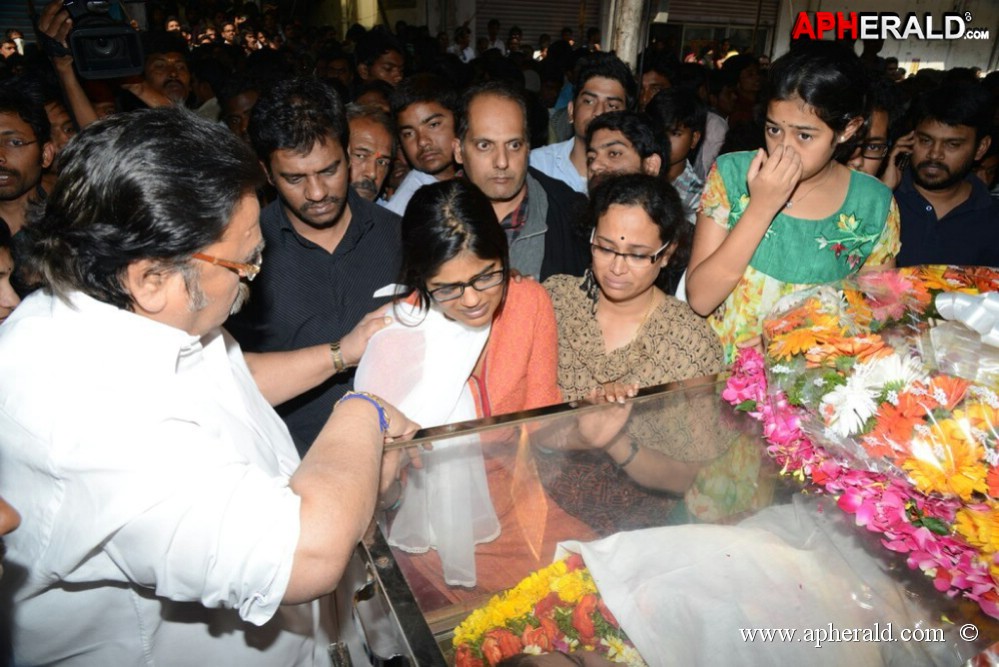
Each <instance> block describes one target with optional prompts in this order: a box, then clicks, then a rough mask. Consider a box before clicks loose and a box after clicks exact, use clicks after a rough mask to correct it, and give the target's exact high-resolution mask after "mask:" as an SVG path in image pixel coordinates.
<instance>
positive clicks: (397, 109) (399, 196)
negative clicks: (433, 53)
mask: <svg viewBox="0 0 999 667" xmlns="http://www.w3.org/2000/svg"><path fill="white" fill-rule="evenodd" d="M389 102H390V104H391V105H392V115H393V116H395V122H396V128H397V130H398V132H399V145H400V146H401V147H402V152H403V153H404V154H405V156H406V161H407V162H409V164H410V166H412V167H413V168H412V169H411V170H410V172H409V173H408V174H406V177H405V178H404V179H402V183H400V184H399V187H398V188H396V190H395V192H394V193H393V194H392V198H391V199H389V200H388V201H387V202H380V203H381V205H382V206H384V207H385V208H387V209H388V210H390V211H392V212H393V213H395V214H397V215H400V216H401V215H402V214H403V213H405V212H406V205H407V204H409V200H410V198H412V196H413V193H415V192H416V191H417V190H419V189H420V188H422V187H423V186H424V185H430V184H431V183H436V182H437V181H447V180H450V179H452V178H454V175H455V172H456V168H455V164H454V154H453V149H452V145H451V144H452V143H453V142H454V127H455V116H456V113H455V112H456V111H457V108H458V91H457V90H455V88H454V86H452V85H451V83H450V82H448V81H446V80H445V79H444V78H442V77H440V76H437V75H436V74H417V75H415V76H411V77H409V78H408V79H406V80H405V81H403V82H402V83H400V84H399V85H398V87H396V89H395V90H394V91H393V92H392V97H391V99H390V100H389Z"/></svg>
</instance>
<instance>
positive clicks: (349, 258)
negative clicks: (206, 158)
mask: <svg viewBox="0 0 999 667" xmlns="http://www.w3.org/2000/svg"><path fill="white" fill-rule="evenodd" d="M249 134H250V140H251V142H252V144H253V148H254V150H255V151H256V153H257V157H258V158H259V159H260V162H261V164H262V165H263V167H264V171H265V172H266V174H267V178H268V180H269V181H270V183H271V185H273V186H274V188H275V189H276V191H277V193H278V199H277V200H276V201H274V202H272V203H271V204H270V205H269V206H267V207H266V208H265V209H264V210H263V211H262V212H261V214H260V227H261V231H262V232H263V238H264V241H265V242H266V248H265V250H264V253H263V261H264V263H265V264H266V267H267V268H265V269H264V270H263V271H261V273H260V276H259V278H257V281H256V282H255V283H254V284H253V298H252V299H250V301H249V303H248V304H247V306H246V307H245V308H244V309H243V310H242V312H240V313H239V314H238V315H237V316H236V317H234V318H231V319H230V320H229V323H228V324H227V327H228V329H229V330H230V332H232V334H233V336H235V338H236V340H238V341H239V343H240V345H241V346H242V347H243V349H244V350H245V351H248V352H250V353H259V352H291V351H295V350H300V349H302V348H306V349H311V350H314V351H315V352H316V353H317V355H318V356H316V357H314V358H315V359H318V360H319V361H320V364H318V365H316V366H315V371H316V372H317V373H322V374H325V378H324V379H323V381H321V382H319V383H318V386H316V387H314V388H313V389H311V390H309V391H306V392H305V393H303V394H301V395H294V394H292V395H291V396H287V398H288V399H289V400H287V401H286V402H284V403H282V404H281V405H279V406H278V408H277V409H278V413H279V414H280V415H281V416H282V417H283V418H284V420H285V423H286V424H287V425H288V429H289V430H290V431H291V434H292V436H293V437H294V439H295V443H296V445H297V446H298V448H299V450H300V451H301V452H304V451H306V449H307V448H308V446H309V444H311V443H312V441H313V440H315V438H316V435H317V434H318V433H319V431H320V430H321V429H322V427H323V424H324V423H326V418H327V417H328V416H329V413H330V410H331V409H332V408H333V405H334V404H335V403H336V402H337V400H339V399H340V397H341V396H343V395H344V394H345V393H346V392H347V390H348V389H349V388H350V386H351V382H352V378H353V374H352V367H353V366H355V365H356V364H357V362H358V361H359V360H360V358H361V353H362V352H363V351H364V347H365V346H366V344H367V339H368V337H369V336H370V335H371V333H373V332H374V329H376V328H379V327H378V324H377V323H380V322H382V321H383V318H382V317H381V315H382V314H381V313H379V314H378V315H375V314H373V313H372V311H374V310H375V309H376V308H377V307H378V306H380V305H382V304H383V303H385V302H387V301H388V300H389V298H390V297H391V296H392V294H393V290H392V289H391V288H390V287H389V286H390V285H393V284H394V282H395V280H396V278H397V277H398V273H399V265H400V261H401V256H402V255H401V252H402V240H401V231H400V220H399V217H398V216H396V215H395V214H393V213H390V212H389V211H386V210H385V209H383V208H381V207H379V206H376V205H375V204H372V203H371V202H369V201H367V200H366V199H364V198H363V197H361V196H360V195H358V194H357V193H355V192H354V191H353V190H352V189H351V188H350V187H349V183H350V174H349V170H350V160H349V156H348V154H347V150H346V149H347V146H348V145H349V143H348V124H347V118H346V114H345V111H344V106H343V103H342V102H341V101H340V98H339V97H338V96H337V94H336V93H335V92H334V91H333V89H332V88H330V87H329V86H328V85H327V84H325V83H323V82H322V81H320V80H318V79H315V78H301V79H292V80H287V81H282V82H280V83H278V84H276V85H275V86H273V87H272V88H271V89H270V90H269V91H268V92H267V93H265V94H263V95H261V96H260V99H259V100H258V101H257V104H256V106H254V108H253V113H252V115H251V117H250V127H249ZM368 314H371V317H366V315H368ZM373 322H374V323H375V324H373ZM275 358H277V359H280V358H281V357H280V355H269V354H265V355H254V354H249V355H248V356H247V361H248V363H249V365H250V368H251V370H253V371H254V372H255V373H256V371H257V369H258V368H260V367H261V365H262V364H263V363H265V361H266V362H272V361H273V360H274V359H275Z"/></svg>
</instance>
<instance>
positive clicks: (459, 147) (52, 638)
mask: <svg viewBox="0 0 999 667" xmlns="http://www.w3.org/2000/svg"><path fill="white" fill-rule="evenodd" d="M192 4H193V3H192ZM252 8H253V6H252V5H249V4H248V5H246V6H245V9H244V11H242V12H237V13H235V14H233V15H228V14H225V13H219V14H218V15H215V16H214V18H210V17H209V16H208V15H207V14H206V13H203V12H198V11H196V9H195V8H194V7H193V6H189V7H188V11H187V13H186V15H185V16H184V17H183V18H181V19H178V18H177V17H176V16H168V15H166V14H163V15H162V16H161V15H159V14H157V13H156V12H154V13H153V14H152V16H151V19H150V20H151V25H153V27H154V29H152V30H150V31H149V32H148V33H144V35H143V36H144V44H145V61H144V69H143V73H142V74H141V75H140V76H137V77H134V78H131V79H127V80H123V81H120V82H115V85H112V84H111V83H109V82H108V81H102V80H96V81H95V80H87V79H84V78H82V77H80V76H79V75H78V73H77V71H76V68H75V67H74V62H73V57H72V56H71V55H66V53H67V51H66V49H65V48H64V49H63V50H53V51H51V52H44V51H38V50H34V51H33V50H32V49H27V50H25V49H23V45H21V44H18V43H15V46H16V47H17V48H18V49H20V50H23V51H25V53H24V54H23V55H22V54H21V53H19V52H15V53H13V54H11V55H9V56H7V57H6V59H5V60H4V61H3V64H2V65H0V77H3V78H2V80H0V222H2V224H0V323H2V325H0V460H2V463H3V465H2V466H0V493H2V495H3V496H4V497H5V498H6V499H7V500H8V501H10V502H11V504H12V505H13V506H14V508H16V510H13V509H11V508H10V507H9V506H8V505H7V504H6V503H5V502H4V503H0V519H2V522H0V526H2V527H3V528H4V531H5V532H7V531H9V530H12V529H13V528H15V527H17V530H15V531H14V532H13V533H11V534H10V535H8V536H7V538H6V544H7V549H8V552H7V565H8V569H7V572H6V574H5V576H4V578H3V580H2V581H0V595H2V599H3V603H2V604H0V610H2V614H0V615H2V616H4V617H5V618H4V619H3V620H4V624H5V625H6V626H9V628H10V635H9V640H10V641H9V643H10V647H12V648H11V649H10V650H12V651H13V656H14V660H15V662H16V664H26V665H27V664H136V663H141V662H142V661H143V660H147V661H150V662H160V661H161V660H162V661H163V662H164V664H178V656H180V664H183V663H184V660H185V659H188V660H189V661H190V660H195V658H194V656H196V662H197V663H198V664H201V663H206V662H208V661H209V660H218V661H222V662H224V663H231V662H233V660H237V661H238V662H239V664H247V665H252V664H261V665H265V664H266V665H273V664H282V665H286V664H313V662H312V661H313V660H317V661H318V660H320V659H321V658H320V656H321V654H322V652H323V642H322V641H321V640H322V638H323V637H324V634H323V633H324V631H325V630H324V625H323V623H322V621H321V619H320V616H319V614H318V611H317V610H316V609H315V608H314V607H310V606H309V605H307V604H304V603H306V602H309V601H314V600H316V599H317V598H319V597H320V596H322V595H325V594H326V593H329V592H330V591H331V590H332V589H333V588H334V587H335V585H336V583H337V581H338V580H339V578H340V576H341V575H342V573H343V570H344V567H345V566H346V563H347V559H348V558H349V556H350V554H351V552H352V549H353V547H354V546H355V545H356V543H357V541H358V539H359V538H360V536H361V535H362V533H363V531H364V530H365V528H366V527H367V525H368V523H369V522H370V519H371V517H372V516H373V514H374V513H375V512H376V511H387V512H397V511H400V509H399V508H400V507H402V508H404V509H405V508H406V502H407V497H409V498H411V496H407V494H410V493H411V491H410V489H409V486H410V485H409V484H408V482H409V481H410V480H412V479H413V478H415V477H417V476H418V475H419V474H420V473H417V472H416V471H417V470H420V467H421V466H422V465H424V464H425V463H430V462H432V461H433V457H432V456H431V455H429V454H428V455H427V456H426V457H425V459H426V460H421V458H420V457H407V456H400V455H399V454H398V452H397V451H392V452H389V453H385V452H384V451H383V447H384V445H385V443H386V442H392V441H393V440H397V439H404V438H407V437H410V436H411V435H412V434H413V433H414V432H415V431H416V430H417V428H418V425H417V422H419V423H420V424H421V425H422V426H434V425H438V424H440V423H446V422H450V421H461V420H462V419H465V418H470V417H487V416H492V415H500V414H506V413H511V412H517V411H521V410H525V409H531V408H536V407H541V406H545V405H550V404H554V403H559V402H562V401H568V400H577V399H588V400H591V401H594V402H621V401H624V399H625V398H626V397H628V396H633V395H634V394H635V392H636V391H637V389H638V388H639V387H641V386H651V385H658V384H662V383H665V382H672V381H678V380H691V379H696V378H704V377H710V376H713V375H714V374H716V373H718V372H721V371H723V370H724V369H725V367H726V364H728V363H730V362H731V361H732V359H733V358H734V356H735V354H736V352H737V350H738V349H739V348H740V347H743V346H753V345H759V344H760V332H761V328H762V320H763V318H764V317H765V316H766V315H767V313H768V312H769V311H770V309H771V308H772V307H773V305H774V304H775V303H776V302H777V300H778V299H780V298H781V297H782V296H784V295H786V294H789V293H790V292H792V291H794V290H796V289H799V288H801V287H805V286H809V285H814V284H818V283H824V282H829V281H835V280H839V279H842V278H844V277H846V276H847V275H850V274H852V273H855V272H857V271H859V270H861V269H863V268H865V267H878V266H881V267H891V266H907V265H913V264H928V263H947V264H961V265H989V266H999V242H997V241H999V239H997V230H999V202H997V200H996V199H995V198H993V197H992V196H991V195H990V191H991V190H992V188H993V186H995V181H996V165H997V163H999V144H996V145H993V140H994V139H996V138H999V137H997V130H996V129H995V127H996V125H995V124H996V121H997V99H999V75H996V74H993V75H989V76H987V77H985V79H984V80H981V79H979V76H978V73H977V72H974V71H971V70H964V69H952V70H948V71H946V72H943V71H938V72H934V71H928V70H923V71H921V72H920V73H919V75H918V76H915V77H910V78H908V79H905V80H902V81H898V80H897V79H898V77H897V76H896V75H894V74H893V73H892V72H891V71H889V68H888V63H886V62H885V61H884V60H883V59H880V58H878V57H877V56H876V53H877V52H876V51H873V53H874V56H869V53H870V50H865V57H858V56H857V55H856V53H855V52H854V50H853V48H852V47H853V45H852V44H847V45H844V44H842V43H835V42H796V43H794V44H793V46H792V49H791V51H790V52H788V53H786V54H780V57H778V58H776V59H775V60H774V62H773V63H772V64H771V65H766V64H763V65H761V60H760V58H758V57H756V56H754V55H752V54H746V53H737V52H736V53H726V57H725V58H724V62H723V63H721V64H720V67H718V66H717V65H719V63H717V62H712V66H711V67H706V66H705V65H704V64H703V63H701V62H681V61H680V59H678V58H676V57H675V55H672V54H669V53H667V52H665V51H664V50H662V49H661V48H658V47H650V48H648V49H647V50H646V51H645V52H644V53H643V54H642V56H641V58H640V60H639V62H640V66H639V68H638V71H633V70H632V68H631V67H629V66H628V65H627V64H626V63H624V62H623V61H622V60H620V59H619V58H618V57H617V56H616V55H614V54H613V53H605V52H602V51H601V49H600V35H599V32H594V31H588V33H587V35H586V39H585V41H583V42H582V43H581V44H575V43H574V41H573V40H572V35H571V31H569V34H566V33H565V32H563V34H562V35H561V38H560V39H559V40H556V41H554V42H552V41H550V40H547V41H546V40H541V41H542V45H540V48H539V49H537V50H535V49H532V48H530V47H527V46H525V45H523V43H522V36H523V35H522V33H521V31H520V30H519V28H516V26H514V27H511V28H510V29H509V32H508V34H507V36H506V39H503V38H502V37H501V30H500V29H501V26H500V24H499V22H498V21H493V22H490V24H489V34H488V38H485V37H484V38H483V39H482V40H480V41H482V44H479V45H477V46H476V47H473V46H472V45H471V43H470V37H471V32H470V30H469V28H468V26H467V25H462V26H459V27H458V28H457V29H456V30H455V32H454V45H450V44H449V43H448V41H449V40H448V39H447V35H439V36H438V38H437V39H433V38H431V37H430V36H429V33H428V32H427V31H426V30H425V29H414V28H411V27H409V26H405V25H401V26H396V29H397V30H396V34H395V35H393V34H392V33H390V32H388V31H387V30H384V29H381V28H376V29H373V30H370V31H366V30H364V29H363V28H360V27H358V26H355V27H353V28H351V29H350V30H348V31H347V33H346V38H345V39H343V40H341V39H338V36H337V34H336V33H335V32H334V31H333V30H331V29H304V28H303V27H302V26H301V25H299V24H296V23H294V22H292V23H285V24H284V25H280V22H279V20H278V14H277V12H276V10H271V9H268V10H266V11H264V12H262V14H260V15H258V14H257V13H255V11H253V9H252ZM158 26H162V29H160V28H159V27H158ZM38 29H39V31H40V33H42V34H44V35H46V36H47V37H48V38H49V39H50V40H51V41H52V43H54V44H57V45H62V46H63V47H67V45H68V43H67V39H68V36H69V34H70V32H71V30H72V29H73V21H72V19H71V18H70V17H69V14H68V12H67V11H66V9H65V8H64V7H63V4H62V2H59V1H57V2H53V3H51V4H49V5H48V6H46V7H45V8H44V9H43V10H42V11H41V13H40V16H39V19H38ZM22 42H23V40H22ZM660 46H661V45H660ZM251 282H252V285H251ZM403 313H405V317H404V316H403ZM223 325H224V326H223ZM399 330H403V331H404V332H406V333H408V334H410V337H409V338H406V339H405V340H406V341H407V342H406V343H405V344H403V343H402V342H400V341H402V340H404V339H403V338H393V337H392V336H393V335H395V334H396V333H398V331H399ZM420 336H423V337H424V338H420ZM379 337H380V338H379ZM435 337H436V338H435ZM445 340H446V341H460V344H459V343H455V344H454V345H452V346H451V347H450V348H448V347H447V346H443V347H442V346H441V345H440V342H441V341H445ZM372 341H380V343H379V345H377V346H376V347H377V349H378V354H377V355H375V354H374V353H372V355H368V356H367V357H366V356H365V355H366V352H367V350H368V348H369V343H371V344H372V345H373V346H374V345H375V344H374V343H373V342H372ZM393 341H395V342H394V343H393ZM413 341H417V342H416V343H414V342H413ZM435 344H437V347H434V345H435ZM459 351H460V352H461V354H458V352H459ZM379 355H380V356H379ZM375 357H377V358H375ZM386 360H388V361H386ZM362 363H364V364H367V365H368V366H370V367H372V368H381V369H383V370H382V371H381V373H382V375H383V377H386V378H389V379H395V376H398V377H399V378H401V379H402V380H405V382H408V383H409V384H410V386H411V387H412V386H419V387H427V388H428V389H427V390H426V391H423V392H422V393H421V394H420V395H421V396H422V401H423V403H428V402H429V403H434V405H427V406H423V405H421V404H420V402H419V401H416V402H413V401H409V402H405V403H403V402H402V399H397V398H394V397H393V398H392V399H391V400H389V397H388V396H386V395H382V394H383V393H384V392H381V390H379V392H374V391H358V389H359V388H369V386H377V387H381V386H384V384H383V383H382V384H379V382H378V381H377V377H376V382H374V383H373V384H372V383H371V382H370V381H369V382H367V383H366V384H365V385H364V387H357V386H355V370H356V367H357V366H358V365H359V364H362ZM445 367H446V368H447V372H444V370H443V369H444V368H445ZM369 375H370V374H369ZM375 375H376V376H377V375H378V373H376V374H375ZM417 376H418V377H417ZM429 388H433V391H431V390H430V389H429ZM445 396H447V397H450V398H448V399H447V400H445V399H444V398H443V397H445ZM393 403H400V405H405V406H406V409H405V410H402V411H400V409H399V407H398V406H395V405H393ZM404 412H405V413H406V414H404ZM417 415H419V416H417ZM625 421H626V420H621V422H620V423H615V422H613V421H611V422H608V421H607V420H603V421H602V423H599V424H595V423H593V422H592V421H586V420H582V419H581V420H580V423H579V426H578V428H577V429H576V430H575V431H574V432H572V433H570V434H567V435H565V437H563V438H561V440H560V442H561V447H562V449H564V450H566V451H562V452H555V453H552V452H547V453H546V454H547V455H549V456H550V455H553V454H554V455H556V456H562V457H565V458H564V460H561V459H560V464H559V470H560V472H559V475H558V478H557V479H555V480H553V481H552V482H551V484H550V488H549V489H548V490H549V491H550V493H551V495H552V497H553V498H554V499H555V502H556V503H557V504H558V505H559V506H560V512H561V513H554V512H553V513H552V514H551V515H550V516H549V519H548V524H549V525H548V527H547V530H548V532H547V533H546V538H545V544H544V553H542V554H538V555H537V556H538V560H539V563H540V562H541V561H543V560H544V559H545V558H548V559H550V558H551V552H552V550H553V549H554V544H555V542H556V541H557V540H558V539H560V538H565V537H579V534H580V533H579V532H577V529H580V530H582V531H583V532H585V531H591V534H592V535H599V534H605V533H606V532H608V531H609V530H611V529H612V527H613V526H615V525H619V520H620V518H621V517H622V516H625V515H628V516H630V517H631V520H633V521H634V526H635V527H640V526H644V525H655V523H656V521H657V518H656V517H660V516H661V515H662V514H663V513H664V512H668V511H669V509H670V508H671V507H672V505H673V504H674V502H675V499H676V498H677V497H678V494H682V493H683V492H684V491H685V489H686V488H687V486H689V484H690V483H691V480H692V479H693V474H694V472H696V469H697V465H698V460H697V457H696V456H695V455H693V454H691V456H690V460H685V459H683V457H681V460H680V465H678V464H677V461H676V457H672V458H670V457H666V456H664V455H663V454H662V453H661V452H660V451H658V450H657V449H656V447H655V446H654V445H655V443H651V442H648V439H647V438H646V437H644V436H643V435H642V433H640V432H639V431H640V429H634V428H630V427H627V426H626V425H625ZM510 456H511V450H509V448H507V449H506V450H504V449H503V446H502V444H500V445H497V444H496V443H492V446H491V447H489V448H487V450H486V457H487V459H488V458H489V457H495V458H497V459H503V458H504V457H505V458H507V459H509V457H510ZM549 465H551V464H550V463H549ZM487 466H488V461H487ZM583 480H586V481H585V482H584V481H583ZM497 484H505V485H506V486H505V487H503V488H502V489H499V488H493V487H494V485H497ZM511 484H512V482H511V481H510V480H503V479H500V476H496V478H495V479H492V478H491V479H490V480H489V485H490V491H491V494H492V496H493V498H494V500H495V499H496V498H503V499H504V501H503V503H506V505H503V504H502V503H500V504H497V506H496V507H495V508H494V509H495V511H496V513H497V515H498V516H496V517H493V518H492V521H494V522H496V523H495V526H496V527H497V528H496V531H498V530H499V527H500V526H502V530H503V531H504V532H507V531H508V530H509V526H508V525H507V524H506V523H504V512H512V511H513V508H512V504H513V503H515V499H514V495H515V494H514V493H513V490H514V489H513V487H512V486H511ZM583 484H587V485H590V486H589V487H587V488H588V490H592V488H596V487H599V486H601V485H613V486H615V487H616V488H621V489H625V491H623V492H622V493H621V494H619V497H621V498H625V499H626V502H625V503H624V505H622V506H615V507H610V506H608V507H603V508H593V507H592V506H589V505H588V504H587V503H584V502H580V500H579V495H580V492H581V489H580V487H581V485H583ZM507 499H509V501H510V502H509V503H507V502H506V501H507ZM410 502H412V501H410ZM508 505H509V506H508ZM18 512H20V516H18ZM18 523H20V526H19V527H18ZM489 525H493V524H492V523H489ZM496 531H492V529H484V532H483V534H481V535H473V536H470V537H469V539H470V540H472V541H473V542H481V543H489V542H492V541H493V540H495V539H496V535H493V534H492V532H496ZM502 541H503V538H502V537H500V539H499V540H498V541H497V542H496V544H497V545H499V544H501V543H502ZM497 548H499V547H497ZM483 549H484V550H486V551H488V549H489V545H488V544H486V545H485V546H484V547H483ZM472 580H473V581H474V571H473V573H472ZM53 627H59V628H61V631H60V632H59V633H53V632H52V631H51V628H53ZM184 656H187V658H185V657H184ZM235 656H239V657H238V658H236V657H235ZM189 664H193V663H190V662H189ZM316 664H319V663H316Z"/></svg>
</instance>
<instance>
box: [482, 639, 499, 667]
mask: <svg viewBox="0 0 999 667" xmlns="http://www.w3.org/2000/svg"><path fill="white" fill-rule="evenodd" d="M480 648H481V649H482V657H484V658H485V659H486V662H488V663H489V664H490V665H497V664H499V661H500V660H502V659H503V651H501V650H500V647H499V642H498V641H496V640H495V639H493V638H492V637H486V638H485V639H483V640H482V646H481V647H480Z"/></svg>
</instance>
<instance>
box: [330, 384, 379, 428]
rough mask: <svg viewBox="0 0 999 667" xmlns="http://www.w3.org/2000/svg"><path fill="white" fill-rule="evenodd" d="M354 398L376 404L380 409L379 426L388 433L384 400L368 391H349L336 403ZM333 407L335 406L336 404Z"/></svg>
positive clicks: (377, 408)
mask: <svg viewBox="0 0 999 667" xmlns="http://www.w3.org/2000/svg"><path fill="white" fill-rule="evenodd" d="M352 398H361V399H364V400H365V401H367V402H368V403H371V405H373V406H375V410H377V411H378V428H380V429H381V431H382V434H383V435H384V434H386V433H388V430H389V419H388V413H387V412H386V411H385V406H384V405H382V402H381V401H380V400H378V399H377V398H376V397H375V396H374V395H372V394H369V393H368V392H366V391H348V392H347V393H346V394H344V395H343V398H341V399H340V400H339V401H337V402H336V405H340V404H341V403H343V402H344V401H349V400H350V399H352ZM333 407H334V408H335V407H336V406H333Z"/></svg>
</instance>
